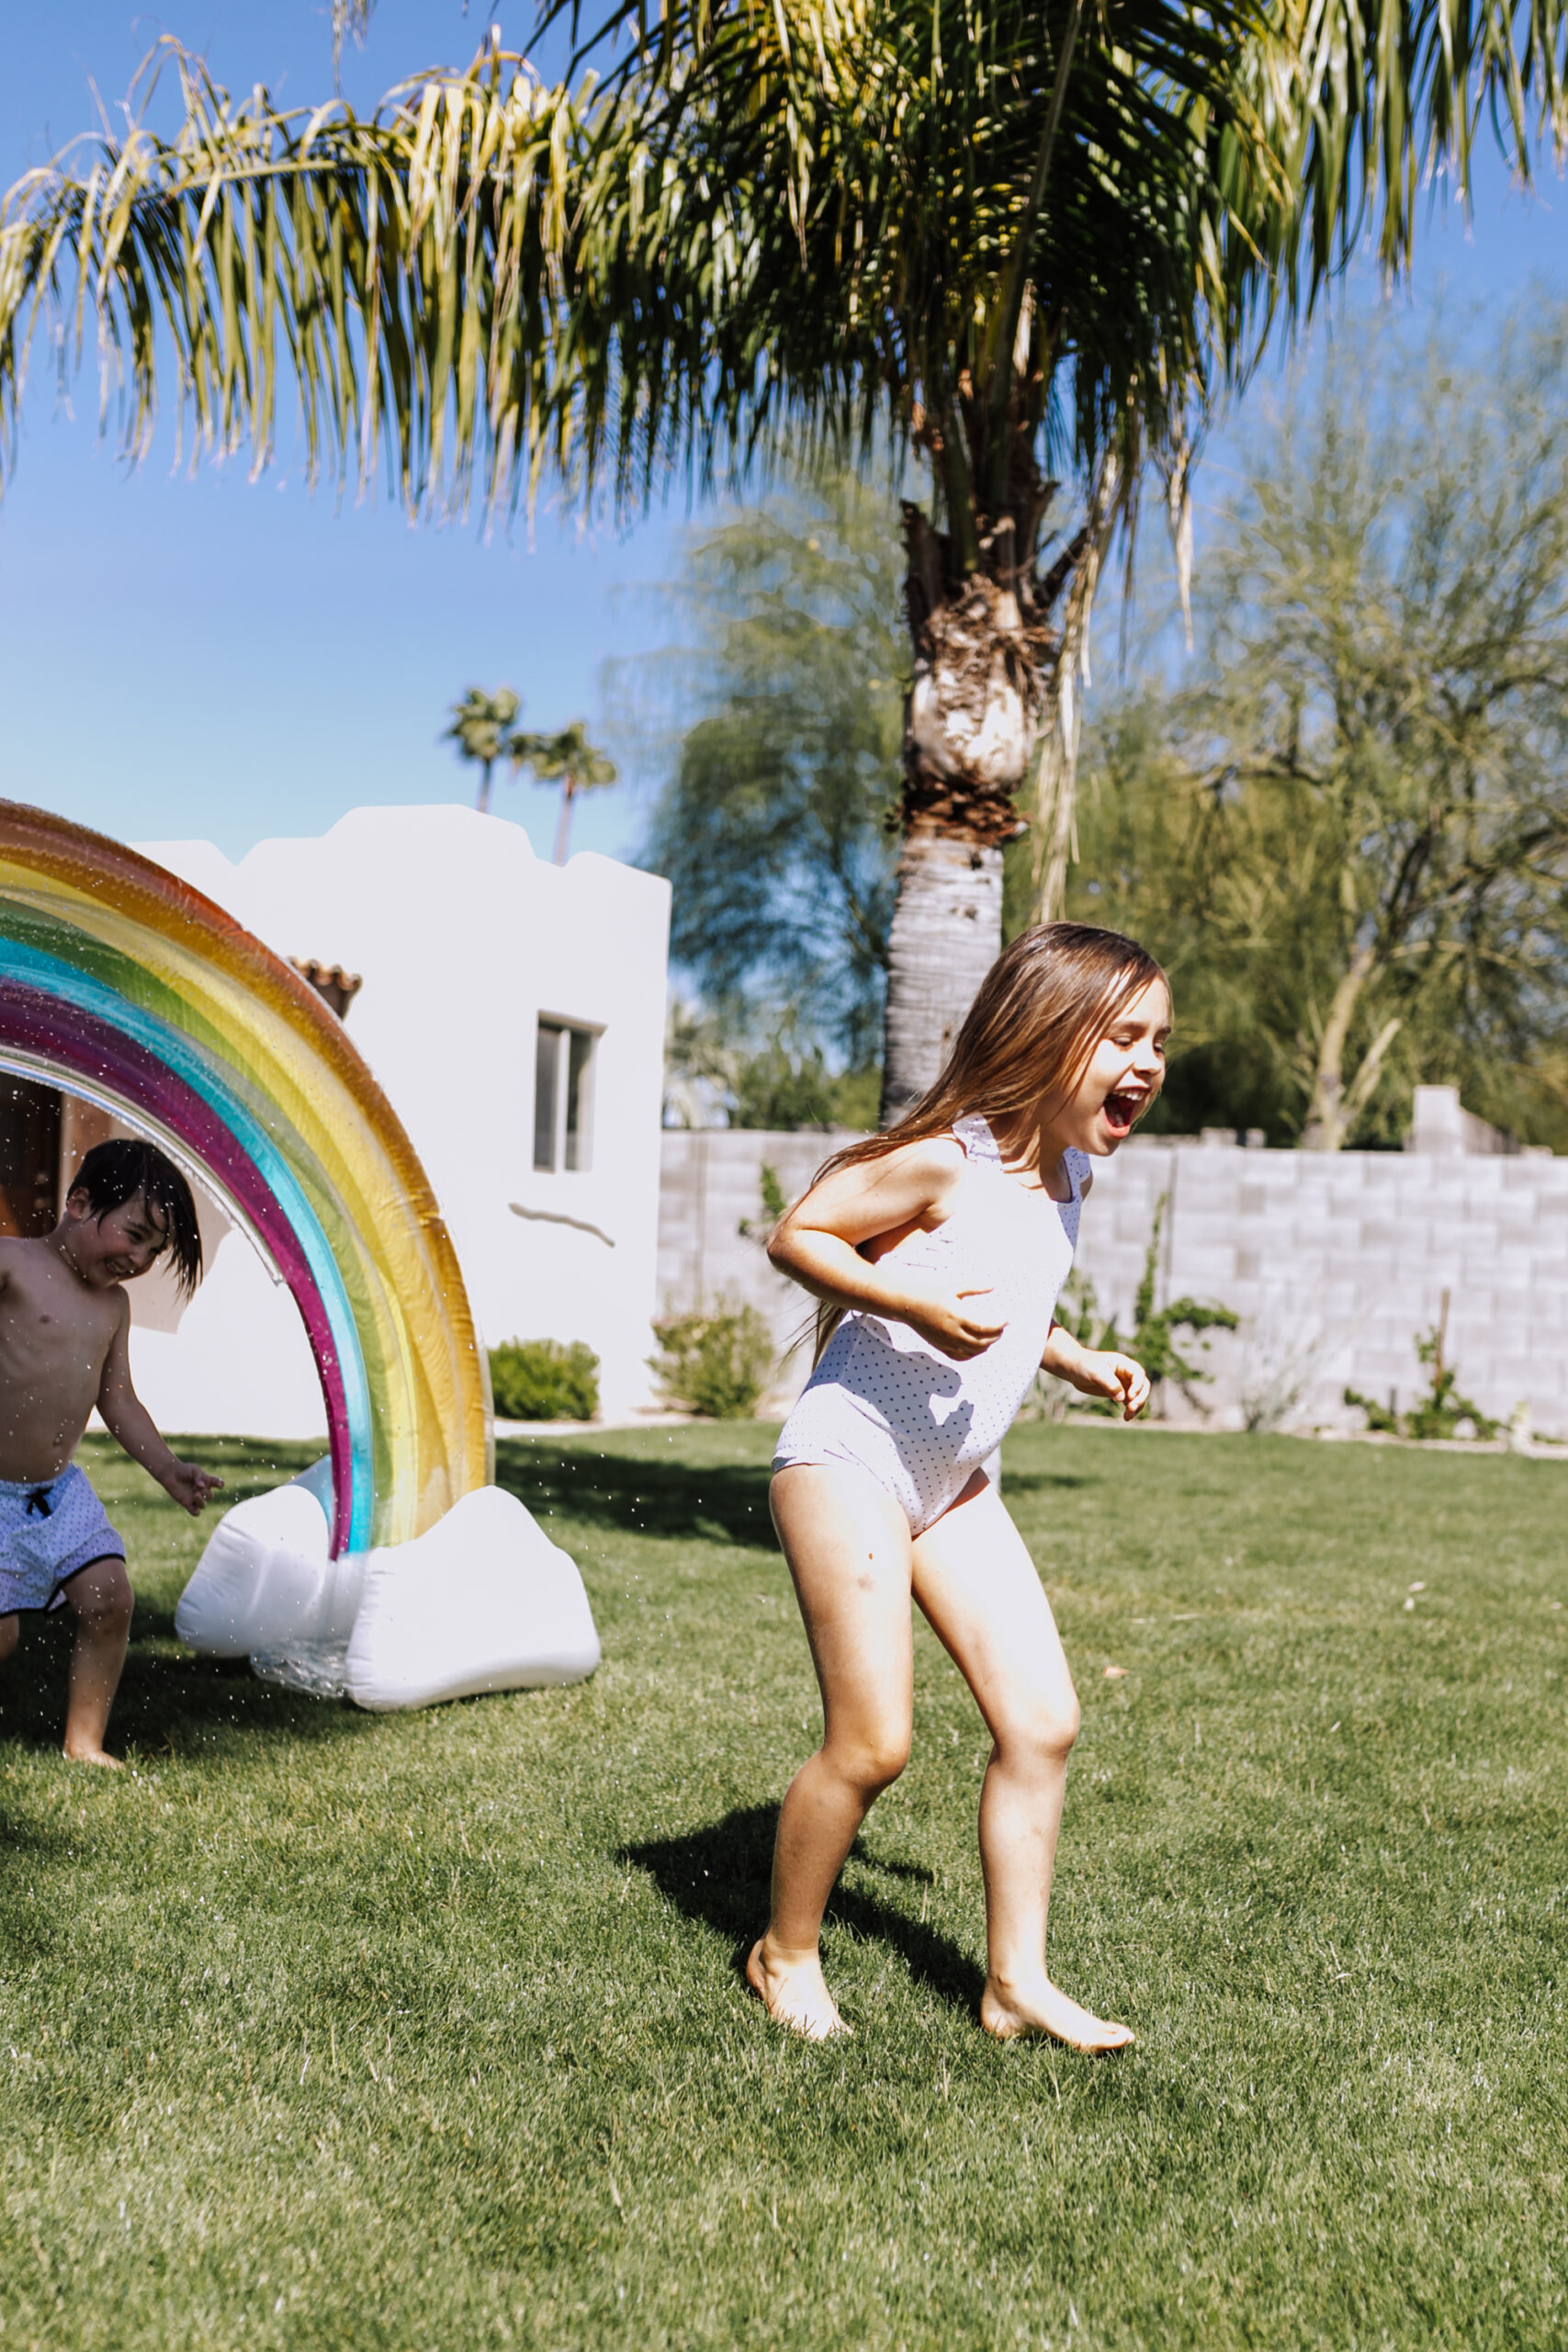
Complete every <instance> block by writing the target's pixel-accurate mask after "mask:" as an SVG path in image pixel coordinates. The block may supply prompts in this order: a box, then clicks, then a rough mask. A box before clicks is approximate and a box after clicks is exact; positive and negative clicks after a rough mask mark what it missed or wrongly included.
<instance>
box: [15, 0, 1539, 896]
mask: <svg viewBox="0 0 1568 2352" xmlns="http://www.w3.org/2000/svg"><path fill="white" fill-rule="evenodd" d="M496 13H497V11H496V9H495V7H494V0H491V6H490V7H489V8H488V9H484V10H480V9H479V8H476V9H475V11H474V12H473V13H471V14H468V15H465V13H464V11H463V9H462V6H461V5H460V0H381V5H380V6H379V7H378V9H377V11H376V13H375V15H374V16H373V17H372V19H371V25H370V36H369V41H368V44H367V49H366V51H365V52H364V53H363V54H362V55H359V54H355V52H353V51H346V52H345V55H344V89H345V93H346V95H348V96H350V97H351V98H353V99H354V100H355V102H356V103H358V104H367V103H369V102H371V101H372V100H373V99H374V98H375V97H376V96H378V95H379V93H380V92H381V91H382V90H384V89H385V88H387V87H388V86H389V85H391V84H392V83H394V82H396V81H398V80H400V79H401V78H402V77H403V76H404V75H406V74H412V73H414V72H416V71H417V70H418V69H419V68H421V67H422V66H425V65H429V64H432V63H435V62H451V61H456V60H466V59H467V57H468V55H469V54H470V53H471V52H472V51H473V49H474V48H475V47H476V46H477V45H478V41H479V38H480V35H481V34H482V32H483V30H484V27H485V24H486V22H487V21H489V20H492V19H493V17H494V16H495V14H496ZM499 13H500V17H501V23H502V34H503V38H504V39H506V40H507V41H508V44H509V45H513V44H515V45H519V46H521V45H522V44H523V42H524V40H525V35H526V32H527V28H528V26H529V24H530V23H531V21H532V10H531V8H503V9H502V10H501V11H500V12H499ZM4 21H5V51H4V55H5V65H6V71H5V74H4V77H3V79H0V182H3V183H4V184H5V185H6V186H8V185H9V184H10V183H11V182H12V181H13V180H14V179H15V178H16V177H17V175H18V174H19V173H20V172H22V171H23V170H25V169H26V168H27V167H28V165H29V164H36V163H39V162H42V161H43V160H45V159H46V158H47V156H48V155H49V154H50V153H51V152H52V150H53V149H54V148H55V147H56V146H58V145H59V144H61V143H62V142H63V141H64V140H65V139H66V138H67V137H68V136H70V135H72V134H73V133H74V132H75V131H77V130H85V129H87V128H89V127H90V126H91V124H92V123H93V121H94V119H95V108H96V99H95V96H94V85H96V90H97V93H98V94H99V95H100V96H102V98H103V99H104V100H105V101H106V103H108V102H112V101H114V100H116V99H118V98H119V97H120V96H123V94H124V92H125V90H126V88H127V86H128V85H129V83H130V77H131V74H132V73H133V72H134V70H135V67H136V65H137V63H138V62H140V60H141V57H142V56H143V55H144V54H145V53H146V51H147V50H148V49H149V48H150V47H151V46H152V42H153V41H154V40H156V38H157V37H158V35H159V33H160V32H163V31H169V32H173V33H175V34H177V35H178V36H179V37H180V39H181V40H184V41H185V42H186V44H187V45H188V46H190V47H193V48H196V49H198V50H200V51H203V52H204V53H205V54H206V56H207V57H208V59H209V63H210V65H211V67H212V70H213V72H214V73H215V74H216V75H217V78H218V79H219V80H220V82H223V83H224V84H226V85H228V86H229V87H230V88H231V89H233V90H240V89H245V88H248V87H249V86H250V85H251V84H252V83H254V82H255V81H258V80H259V81H265V83H266V84H267V85H269V87H270V88H271V90H272V92H273V95H274V96H275V98H276V100H278V101H279V102H281V103H285V104H287V103H290V102H295V103H300V104H303V103H305V102H307V101H309V100H314V99H316V98H319V97H320V96H322V95H324V94H326V93H327V92H328V91H329V90H330V87H331V77H332V54H331V50H332V44H331V30H330V12H329V8H328V6H327V0H199V5H189V6H187V5H186V0H169V5H167V6H164V8H163V9H162V10H161V11H159V12H158V13H156V14H154V13H152V12H151V11H145V10H141V9H136V8H133V7H131V6H128V5H126V0H50V5H49V6H47V7H41V8H40V7H39V6H35V5H30V0H29V5H26V6H24V5H21V0H5V8H4ZM1565 219H1568V189H1564V187H1562V184H1561V183H1559V182H1558V181H1556V180H1555V178H1551V179H1549V180H1548V182H1547V183H1546V185H1545V186H1544V187H1543V189H1542V191H1541V193H1540V195H1539V196H1537V197H1536V198H1533V199H1531V200H1529V201H1526V200H1523V199H1521V198H1518V197H1517V196H1514V195H1512V194H1511V193H1510V191H1509V189H1508V186H1507V179H1506V173H1505V172H1504V171H1503V170H1502V168H1501V166H1500V165H1497V164H1489V165H1488V166H1487V168H1486V170H1485V171H1484V173H1483V179H1482V185H1481V189H1480V195H1479V200H1478V203H1477V207H1476V217H1475V222H1474V226H1473V229H1472V231H1471V232H1468V233H1467V232H1465V230H1464V227H1463V224H1462V222H1461V220H1460V218H1459V216H1458V215H1457V213H1456V212H1455V211H1454V209H1452V208H1450V209H1448V211H1447V213H1446V215H1445V214H1444V213H1442V212H1439V213H1438V215H1437V217H1436V218H1435V220H1433V221H1432V222H1431V223H1430V224H1429V226H1428V228H1427V234H1426V236H1425V238H1424V241H1423V245H1422V253H1421V259H1420V262H1419V265H1418V267H1417V271H1416V281H1415V287H1414V289H1413V292H1412V293H1411V294H1410V295H1409V296H1401V297H1399V298H1398V299H1399V300H1401V301H1404V302H1406V303H1408V304H1410V305H1412V306H1413V307H1414V308H1415V309H1416V311H1420V310H1421V309H1423V308H1424V307H1425V306H1426V305H1427V304H1428V303H1429V302H1430V300H1432V299H1433V297H1434V295H1435V293H1436V292H1437V290H1438V288H1439V287H1442V288H1446V289H1447V290H1448V292H1449V293H1450V295H1451V296H1453V297H1455V298H1457V299H1458V301H1459V302H1460V303H1461V305H1462V304H1466V303H1471V302H1476V301H1482V302H1484V301H1490V300H1508V299H1509V298H1510V297H1512V296H1514V295H1517V294H1519V293H1522V292H1523V291H1524V290H1525V289H1526V288H1528V287H1529V285H1530V284H1532V283H1536V282H1539V283H1543V284H1547V285H1551V286H1552V287H1555V288H1559V289H1564V290H1568V240H1565V238H1564V235H1563V224H1564V220H1565ZM1348 299H1350V300H1355V301H1365V300H1373V299H1376V286H1375V280H1374V278H1373V277H1372V275H1371V272H1370V271H1365V270H1363V271H1359V272H1358V273H1357V274H1356V276H1355V278H1354V281H1353V283H1352V286H1351V288H1350V292H1349V296H1348ZM1270 372H1271V371H1270V370H1269V369H1267V368H1266V369H1265V371H1264V379H1263V381H1264V384H1265V385H1266V384H1267V381H1268V378H1269V374H1270ZM1247 405H1248V404H1247V402H1243V403H1242V404H1241V405H1240V407H1239V408H1238V410H1237V411H1236V412H1235V414H1234V415H1233V416H1232V417H1231V418H1230V419H1229V420H1228V422H1227V424H1226V425H1225V427H1224V431H1223V432H1222V433H1221V434H1220V435H1218V436H1216V438H1215V441H1214V443H1213V448H1212V460H1213V463H1212V469H1211V470H1212V476H1213V485H1214V492H1215V493H1216V494H1218V493H1219V492H1220V484H1221V481H1222V479H1223V473H1224V469H1225V468H1226V467H1227V466H1228V465H1229V464H1230V463H1231V462H1233V461H1234V458H1235V454H1236V452H1237V450H1238V449H1239V448H1240V447H1241V446H1242V445H1243V444H1244V443H1245V438H1246V435H1247ZM73 412H74V413H73V414H67V413H65V412H64V411H63V410H62V408H61V406H60V404H59V402H58V401H57V399H56V397H55V390H54V385H53V381H52V378H51V369H50V367H49V365H48V364H47V361H42V362H41V364H40V359H39V358H35V365H34V368H33V373H32V381H31V385H30V388H29V391H28V399H27V402H26V408H25V413H24V423H23V434H22V439H21V446H20V449H19V452H18V460H17V469H16V472H15V475H14V478H13V479H12V480H11V481H10V482H9V484H8V486H7V488H6V495H5V499H4V503H0V703H3V708H4V714H5V726H4V738H3V742H4V750H3V752H0V789H3V790H4V792H5V794H6V796H7V797H12V798H17V799H23V800H31V801H35V802H38V803H40V804H42V805H43V806H45V807H47V808H51V809H59V810H60V811H62V813H63V814H65V815H68V816H71V817H73V818H75V819H77V820H81V821H83V822H85V823H88V824H93V825H96V826H100V827H101V828H102V829H103V830H104V831H108V832H112V833H116V834H118V835H119V836H120V837H121V838H122V839H141V840H147V839H158V838H171V837H177V836H182V835H190V834H199V835H203V836H206V837H208V838H209V839H212V840H214V841H216V842H218V843H219V845H220V847H221V848H223V849H224V850H225V851H227V852H228V854H230V855H231V856H234V855H239V854H243V851H244V850H245V849H247V848H248V847H249V846H250V845H251V844H252V843H253V842H255V841H257V840H259V839H261V838H263V837H264V836H265V835H268V834H276V833H292V832H304V833H312V832H319V831H322V830H323V829H324V828H325V827H326V826H327V825H329V824H331V823H332V822H333V820H334V819H335V818H337V817H338V816H340V815H341V814H342V813H343V812H344V809H349V808H352V807H355V805H357V804H359V803H362V802H365V801H377V800H382V801H400V802H409V801H423V800H446V799H454V798H464V797H471V791H472V782H471V778H470V777H469V776H468V774H467V773H466V772H465V771H464V770H463V769H462V768H461V767H460V765H459V763H457V760H456V759H455V758H454V757H453V755H452V752H451V751H450V749H449V747H448V746H446V744H444V743H442V742H441V741H439V737H440V733H441V729H442V727H443V726H444V724H445V723H446V710H447V707H448V706H449V705H450V703H451V702H452V701H453V700H454V699H455V698H456V697H457V695H459V694H460V693H461V692H462V690H463V688H464V687H465V686H467V685H468V684H476V683H477V684H484V685H487V686H490V685H494V684H500V683H501V682H502V680H504V681H506V682H508V683H509V684H513V685H514V686H515V687H517V688H518V690H519V691H520V692H521V693H522V694H523V695H524V698H525V718H526V720H527V723H529V724H530V725H533V726H536V727H554V726H558V725H561V724H564V723H565V721H567V720H568V719H570V718H576V717H579V716H581V717H584V718H588V719H589V721H590V723H591V726H592V727H593V728H594V729H595V730H596V731H598V732H599V733H601V734H603V735H604V736H607V737H609V738H610V739H611V740H612V741H615V740H616V738H617V730H618V728H619V726H620V724H621V722H622V720H623V718H624V713H623V711H622V709H621V707H620V704H621V695H620V690H619V689H618V688H617V687H616V685H615V682H614V679H613V677H607V676H606V675H605V664H606V662H614V661H616V660H625V659H626V657H628V656H633V655H636V654H637V653H638V652H639V651H643V650H649V649H650V648H652V647H654V646H657V645H658V644H659V643H660V642H661V641H662V640H663V639H664V638H665V636H666V635H667V633H668V621H667V617H666V616H667V613H668V605H667V603H666V602H665V601H664V600H663V599H661V597H660V594H659V593H658V590H659V586H660V583H661V582H666V581H668V580H669V579H670V578H671V577H672V575H673V572H674V571H675V569H676V566H677V563H678V560H679V542H680V537H681V532H682V527H683V526H684V523H685V520H686V515H685V507H684V503H683V501H682V499H680V498H679V497H677V498H676V499H675V500H674V501H673V502H672V503H671V506H670V507H669V508H668V509H666V510H664V511H662V512H660V513H659V514H657V515H654V516H653V517H652V518H651V519H650V520H649V521H647V522H644V523H642V524H641V525H640V526H638V527H637V528H635V529H632V530H629V531H619V530H616V529H615V528H614V527H611V526H600V527H599V528H597V529H596V530H595V531H593V532H592V533H588V532H584V531H582V530H581V529H580V528H579V526H577V524H576V522H575V521H574V520H573V519H571V518H570V517H567V518H562V517H559V516H557V515H553V514H551V513H542V514H541V515H540V516H539V518H538V521H537V524H536V529H535V532H534V536H533V542H532V544H531V545H530V543H529V538H528V534H527V532H526V530H525V527H524V526H522V525H519V526H517V528H516V529H515V530H514V531H513V533H512V535H511V536H510V537H508V536H507V535H505V534H504V533H498V534H497V535H495V536H494V537H492V538H491V540H490V541H489V543H488V544H487V543H486V541H485V540H484V538H483V537H482V536H481V534H480V532H479V530H478V529H477V528H476V527H475V526H473V525H471V524H470V525H468V526H463V525H457V524H452V525H447V526H443V527H440V528H436V527H434V526H421V527H419V528H418V529H411V528H410V526H408V525H407V524H406V523H405V521H404V520H403V518H402V516H401V515H400V512H399V511H398V510H396V509H395V508H393V507H392V506H391V505H390V504H389V502H388V501H387V500H386V498H385V496H384V495H383V496H381V497H379V498H378V499H377V500H376V501H374V502H367V503H365V504H363V505H357V504H355V503H354V501H353V500H352V498H345V499H344V500H342V501H341V502H340V501H339V500H338V499H337V498H336V497H335V496H334V494H333V491H332V490H331V489H330V488H328V489H327V490H325V491H321V490H318V491H317V492H314V493H313V494H312V493H310V492H307V491H306V489H305V487H304V484H303V482H302V481H301V478H300V474H299V468H298V465H297V463H296V462H295V461H294V459H293V458H292V456H291V452H290V448H289V443H288V435H287V433H286V434H285V435H284V436H282V450H281V455H280V458H279V461H278V462H277V463H276V465H275V466H274V468H273V469H271V470H270V471H269V473H268V474H266V475H265V476H264V477H263V479H262V480H261V481H259V482H258V483H254V484H253V483H251V482H250V481H247V479H246V476H245V472H244V469H243V466H234V467H231V468H229V469H224V470H216V469H211V468H203V469H202V470H201V471H200V473H199V474H198V475H197V477H196V478H195V479H194V480H191V479H189V478H188V476H187V475H186V472H185V471H183V470H182V471H180V472H175V470H174V469H173V464H172V457H173V445H172V436H171V435H169V434H168V433H167V431H165V432H164V433H163V434H162V435H161V436H160V440H159V444H158V447H157V449H156V451H155V453H154V455H153V456H152V458H150V459H149V461H148V462H147V463H146V464H144V465H143V466H142V467H141V468H140V469H136V470H134V471H130V470H127V469H125V468H123V467H122V466H121V465H120V464H119V463H118V461H117V460H116V458H115V457H114V456H113V453H112V447H111V446H108V445H106V444H104V443H102V442H101V441H100V440H99V437H98V435H97V430H96V381H95V379H94V377H93V375H92V374H91V372H90V371H89V372H87V373H85V374H84V375H83V376H82V377H81V378H80V379H77V381H76V382H75V383H74V385H73ZM1197 494H1198V498H1199V502H1200V512H1201V503H1202V500H1203V496H1204V485H1203V480H1202V477H1201V475H1200V478H1199V481H1198V483H1197ZM628 764H629V766H630V767H631V769H632V773H631V774H630V775H629V777H628V782H627V786H626V788H625V789H617V790H616V791H614V792H608V793H604V794H601V795H599V796H597V797H595V798H594V799H592V800H590V801H589V802H588V804H587V805H586V806H585V807H584V808H583V809H581V813H580V816H579V820H578V830H577V832H576V836H575V845H576V846H579V847H589V848H597V849H604V850H606V851H609V852H611V853H612V854H627V853H629V852H630V851H631V850H632V849H633V848H634V847H635V844H636V842H637V837H638V834H639V832H640V831H641V829H642V825H643V823H644V821H645V813H646V809H647V803H648V793H649V789H650V779H649V777H648V776H647V775H638V774H637V773H636V767H637V763H636V760H635V758H634V759H633V760H632V761H631V762H630V763H628ZM497 803H498V807H499V808H500V809H501V810H502V812H503V813H506V814H510V815H514V816H516V817H517V818H519V819H520V820H522V821H524V822H525V823H526V824H527V826H528V829H529V831H530V833H531V835H532V837H533V839H534V842H535V844H536V847H537V848H539V849H540V850H541V851H542V852H543V853H544V854H548V850H549V846H550V841H551V838H552V833H553V825H554V814H555V811H554V802H553V798H552V797H551V796H550V795H549V794H548V793H547V792H545V791H543V790H541V789H539V788H538V787H536V786H533V785H530V784H528V783H523V784H518V785H513V784H511V783H508V782H505V781H499V782H498V785H497Z"/></svg>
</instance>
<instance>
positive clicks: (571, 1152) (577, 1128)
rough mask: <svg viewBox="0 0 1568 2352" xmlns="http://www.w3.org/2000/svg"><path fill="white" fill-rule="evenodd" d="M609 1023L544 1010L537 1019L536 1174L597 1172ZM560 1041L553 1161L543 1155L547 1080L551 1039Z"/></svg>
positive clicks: (553, 1087)
mask: <svg viewBox="0 0 1568 2352" xmlns="http://www.w3.org/2000/svg"><path fill="white" fill-rule="evenodd" d="M603 1035H604V1023H603V1022H595V1021H582V1020H580V1019H578V1018H576V1017H575V1016H573V1015H572V1014H570V1013H565V1012H548V1011H546V1010H544V1009H543V1008H541V1010H540V1011H539V1012H537V1013H536V1015H535V1020H534V1121H533V1125H534V1142H533V1159H534V1173H535V1175H536V1176H586V1175H589V1174H591V1173H592V1167H593V1139H594V1125H595V1120H594V1108H595V1102H594V1098H595V1096H596V1094H597V1091H598V1061H599V1040H600V1038H601V1037H602V1036H603ZM547 1037H551V1038H553V1040H554V1049H553V1056H552V1059H553V1064H554V1067H553V1069H552V1071H551V1075H550V1095H551V1101H550V1115H549V1151H550V1157H549V1158H548V1159H540V1157H539V1152H540V1145H541V1139H542V1132H543V1131H542V1128H541V1124H540V1110H541V1094H542V1086H541V1080H542V1077H543V1073H544V1071H545V1069H546V1047H545V1040H546V1038H547Z"/></svg>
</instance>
